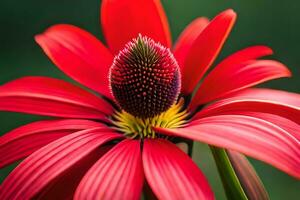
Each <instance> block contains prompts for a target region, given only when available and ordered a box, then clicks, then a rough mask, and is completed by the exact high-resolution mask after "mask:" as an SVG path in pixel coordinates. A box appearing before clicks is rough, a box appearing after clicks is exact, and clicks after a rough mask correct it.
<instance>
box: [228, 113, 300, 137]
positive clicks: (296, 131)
mask: <svg viewBox="0 0 300 200" xmlns="http://www.w3.org/2000/svg"><path fill="white" fill-rule="evenodd" d="M230 114H237V115H246V116H251V117H255V118H259V119H263V120H265V121H268V122H270V123H272V124H275V125H276V126H278V127H280V128H282V129H284V130H285V131H286V132H288V133H290V134H291V135H292V136H293V137H295V138H296V139H297V140H298V141H300V125H299V124H297V123H295V122H293V121H291V120H289V119H286V118H283V117H280V116H278V115H273V114H269V113H260V112H232V113H230Z"/></svg>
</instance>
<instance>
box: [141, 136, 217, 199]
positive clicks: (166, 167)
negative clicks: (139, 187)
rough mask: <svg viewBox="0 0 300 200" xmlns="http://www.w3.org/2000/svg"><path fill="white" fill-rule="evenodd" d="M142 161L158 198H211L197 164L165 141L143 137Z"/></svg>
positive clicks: (208, 188) (147, 177)
mask: <svg viewBox="0 0 300 200" xmlns="http://www.w3.org/2000/svg"><path fill="white" fill-rule="evenodd" d="M143 164H144V170H145V176H146V179H147V181H148V183H149V185H150V187H151V188H152V190H153V192H154V193H155V194H156V196H157V197H158V199H214V195H213V192H212V190H211V189H210V186H209V184H208V182H207V180H206V178H205V177H204V175H203V174H202V173H201V171H200V170H199V168H198V167H197V165H196V164H195V163H194V162H193V161H192V159H190V158H189V157H188V156H187V155H186V154H185V153H183V152H182V151H181V150H180V149H179V148H178V147H176V145H174V144H172V143H171V142H169V141H167V140H163V139H145V140H144V149H143Z"/></svg>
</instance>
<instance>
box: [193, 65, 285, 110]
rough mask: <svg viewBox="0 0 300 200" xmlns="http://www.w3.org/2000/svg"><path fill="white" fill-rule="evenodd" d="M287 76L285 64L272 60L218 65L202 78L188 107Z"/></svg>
mask: <svg viewBox="0 0 300 200" xmlns="http://www.w3.org/2000/svg"><path fill="white" fill-rule="evenodd" d="M289 76H291V72H290V71H289V70H288V68H287V67H286V66H284V65H283V64H281V63H279V62H276V61H272V60H258V61H254V60H251V61H247V62H243V63H239V64H236V65H234V64H233V65H223V66H221V67H220V66H219V68H215V69H214V70H213V71H212V72H211V73H209V75H208V76H207V77H206V78H205V79H204V81H203V83H202V84H201V86H200V87H199V89H198V91H197V93H196V95H195V97H194V98H193V100H192V102H191V104H190V107H191V108H195V107H196V106H197V105H200V104H205V103H207V102H210V101H212V100H215V99H217V98H220V97H224V96H226V95H229V94H232V93H234V92H237V91H239V90H242V89H245V88H248V87H251V86H254V85H257V84H260V83H262V82H265V81H268V80H272V79H276V78H281V77H289ZM217 83H222V84H217Z"/></svg>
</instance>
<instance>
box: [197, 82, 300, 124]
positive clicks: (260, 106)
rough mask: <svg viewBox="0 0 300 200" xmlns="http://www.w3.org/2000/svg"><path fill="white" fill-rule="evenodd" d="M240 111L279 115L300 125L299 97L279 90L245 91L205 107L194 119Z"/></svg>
mask: <svg viewBox="0 0 300 200" xmlns="http://www.w3.org/2000/svg"><path fill="white" fill-rule="evenodd" d="M242 111H246V112H263V113H270V114H274V115H279V116H281V117H284V118H287V119H289V120H291V121H294V122H296V123H298V124H300V95H299V94H296V93H290V92H284V91H280V90H271V89H258V88H256V89H247V90H244V91H241V92H238V93H236V94H234V95H232V96H231V97H228V98H226V99H222V100H220V101H218V102H216V103H213V104H211V105H209V106H207V107H205V108H204V109H203V110H201V111H200V112H198V113H197V114H196V115H195V116H194V119H199V118H202V117H205V116H212V115H220V114H230V113H233V112H242Z"/></svg>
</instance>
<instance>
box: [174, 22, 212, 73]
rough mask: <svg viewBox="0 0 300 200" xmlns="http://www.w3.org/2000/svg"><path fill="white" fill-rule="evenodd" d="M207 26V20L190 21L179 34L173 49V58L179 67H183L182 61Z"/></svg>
mask: <svg viewBox="0 0 300 200" xmlns="http://www.w3.org/2000/svg"><path fill="white" fill-rule="evenodd" d="M208 24H209V20H208V19H207V18H205V17H199V18H197V19H195V20H194V21H192V22H191V23H190V24H189V25H188V26H187V27H186V28H185V29H184V31H183V32H182V33H181V34H180V36H179V38H178V39H177V42H176V44H175V46H174V49H173V53H174V56H175V58H176V60H177V62H178V64H179V66H180V67H183V66H184V61H185V60H186V56H187V55H188V52H189V50H190V49H191V47H192V45H193V43H194V41H195V40H196V39H197V37H198V35H199V34H200V33H201V32H202V31H203V29H204V28H205V27H206V26H207V25H208Z"/></svg>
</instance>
